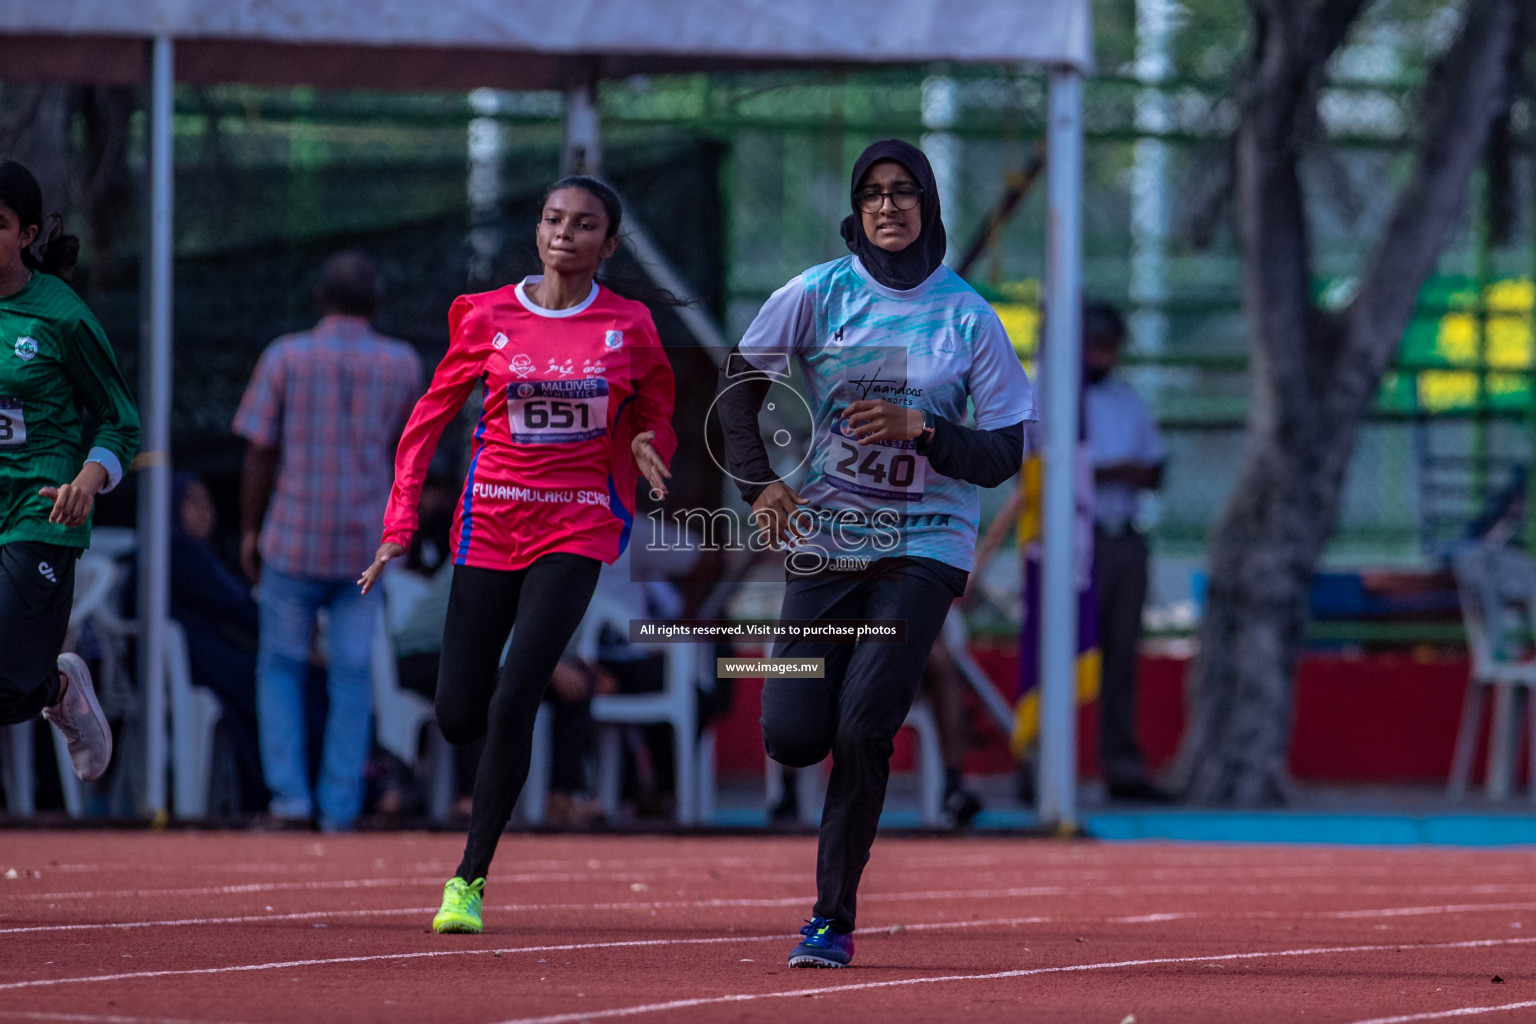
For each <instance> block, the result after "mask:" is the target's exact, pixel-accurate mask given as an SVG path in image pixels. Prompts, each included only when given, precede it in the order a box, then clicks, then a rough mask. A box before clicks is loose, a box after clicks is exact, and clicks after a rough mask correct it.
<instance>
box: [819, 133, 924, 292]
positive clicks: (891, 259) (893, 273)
mask: <svg viewBox="0 0 1536 1024" xmlns="http://www.w3.org/2000/svg"><path fill="white" fill-rule="evenodd" d="M881 160H894V161H896V162H897V163H898V164H901V166H903V167H905V168H906V169H907V173H908V174H910V175H912V177H913V179H914V180H916V182H917V184H918V186H919V187H920V188H922V190H923V199H922V206H921V207H920V209H921V210H922V214H923V216H922V226H921V230H920V232H919V234H918V236H917V238H916V239H915V240H914V241H913V242H912V244H911V245H909V246H907V247H906V248H905V249H902V250H901V251H899V252H891V251H890V250H888V249H882V248H880V247H879V246H878V245H876V244H875V243H874V242H871V241H870V240H869V236H868V235H866V234H865V233H864V219H863V215H862V214H860V213H859V206H858V203H856V202H854V201H853V193H854V192H856V191H858V188H859V182H860V181H861V180H862V179H863V177H864V172H866V171H868V170H869V169H870V168H871V167H872V166H874V165H875V164H877V163H879V162H880V161H881ZM848 201H849V203H850V204H851V205H852V206H853V216H851V217H844V218H843V225H842V232H843V241H845V242H847V243H848V248H849V249H851V250H852V251H853V253H854V254H855V255H856V256H858V257H859V261H860V262H861V263H863V264H864V269H865V270H867V271H869V276H870V277H873V278H874V279H875V280H876V281H879V282H880V283H881V284H883V285H885V286H886V287H887V288H895V289H896V290H897V291H906V290H907V289H909V288H916V287H917V286H918V285H920V284H922V283H923V282H924V281H926V280H927V279H928V275H929V274H931V273H933V272H934V271H935V270H937V269H938V268H939V265H940V264H942V263H943V262H944V245H945V242H944V222H943V221H942V220H940V219H939V187H938V184H937V183H936V182H935V181H934V180H933V168H932V167H931V166H929V164H928V158H927V157H926V156H924V155H923V151H922V150H920V149H918V148H917V147H916V146H914V145H912V144H911V143H910V142H902V141H901V140H900V139H882V140H881V141H879V142H875V143H871V144H870V145H869V147H868V148H867V149H865V150H864V152H863V153H861V154H859V159H858V161H857V162H855V163H854V165H853V184H852V185H851V186H850V188H849V199H848Z"/></svg>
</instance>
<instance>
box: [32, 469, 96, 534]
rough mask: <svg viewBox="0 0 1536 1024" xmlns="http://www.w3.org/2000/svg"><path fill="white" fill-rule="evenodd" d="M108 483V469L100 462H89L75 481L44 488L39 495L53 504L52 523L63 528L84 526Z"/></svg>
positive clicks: (49, 514)
mask: <svg viewBox="0 0 1536 1024" xmlns="http://www.w3.org/2000/svg"><path fill="white" fill-rule="evenodd" d="M106 483H107V471H106V468H105V467H103V466H102V465H101V463H99V462H87V463H86V464H85V465H84V466H83V467H81V469H80V473H79V475H78V476H76V477H75V479H74V480H72V481H71V482H69V483H67V484H60V485H59V486H57V487H44V488H42V489H41V490H39V491H38V492H37V493H38V494H39V495H40V496H41V497H43V498H45V499H46V500H48V501H51V502H53V510H52V511H51V512H49V513H48V521H49V522H50V523H59V524H61V525H63V526H82V525H84V524H85V521H86V520H88V519H90V518H91V508H92V506H93V505H95V504H96V494H97V492H99V491H100V490H101V489H102V488H103V487H105V486H106Z"/></svg>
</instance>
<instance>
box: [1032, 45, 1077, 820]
mask: <svg viewBox="0 0 1536 1024" xmlns="http://www.w3.org/2000/svg"><path fill="white" fill-rule="evenodd" d="M1048 108H1049V112H1048V120H1047V128H1046V130H1047V133H1048V135H1047V141H1046V149H1047V156H1046V160H1047V163H1046V174H1047V185H1048V200H1049V221H1048V238H1047V246H1048V251H1047V253H1046V275H1047V276H1046V289H1047V292H1046V296H1047V298H1046V339H1045V352H1044V354H1043V356H1044V357H1043V359H1042V360H1041V371H1040V384H1041V388H1042V392H1043V394H1042V398H1043V402H1042V405H1041V418H1042V420H1043V423H1042V426H1043V428H1044V433H1045V481H1044V485H1045V486H1044V491H1045V494H1044V499H1043V500H1044V503H1045V509H1044V517H1043V518H1044V522H1043V529H1042V541H1043V548H1044V550H1043V552H1042V562H1041V593H1040V597H1041V600H1040V604H1041V616H1040V631H1041V636H1040V685H1041V721H1040V785H1039V799H1040V806H1039V811H1040V820H1041V823H1042V824H1045V825H1050V826H1055V827H1056V828H1057V829H1059V830H1061V831H1068V830H1073V829H1075V828H1076V827H1077V685H1076V675H1077V673H1076V661H1077V587H1076V581H1075V572H1074V561H1075V552H1074V551H1073V546H1074V545H1073V537H1074V523H1073V519H1074V515H1075V508H1074V506H1075V504H1076V502H1075V500H1074V499H1075V486H1074V484H1075V475H1076V473H1075V463H1076V456H1077V418H1078V389H1079V387H1080V383H1079V381H1080V377H1081V374H1082V366H1081V360H1082V337H1081V327H1080V321H1081V319H1082V297H1081V291H1082V281H1081V277H1082V256H1083V252H1082V249H1083V243H1082V186H1083V122H1082V110H1083V80H1082V76H1081V74H1080V73H1079V72H1078V70H1077V69H1076V68H1071V67H1057V68H1053V69H1052V71H1051V91H1050V98H1049V100H1048Z"/></svg>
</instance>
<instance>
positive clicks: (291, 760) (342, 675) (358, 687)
mask: <svg viewBox="0 0 1536 1024" xmlns="http://www.w3.org/2000/svg"><path fill="white" fill-rule="evenodd" d="M256 601H257V605H258V607H259V608H260V611H261V636H260V638H259V640H258V641H257V649H256V719H257V725H258V730H259V735H260V740H261V764H262V774H263V775H264V776H265V778H266V782H267V788H268V789H269V790H271V791H272V802H271V803H270V804H268V810H269V811H270V812H271V813H272V814H274V815H276V816H277V817H281V818H309V817H312V816H314V814H315V811H316V807H317V805H318V810H319V822H320V827H321V828H322V829H324V830H326V831H328V832H343V831H346V830H348V829H350V828H351V827H352V823H353V822H354V821H356V820H357V816H358V814H360V813H361V812H362V809H363V770H364V767H365V766H366V764H367V760H368V750H369V744H370V742H371V740H372V738H373V721H372V712H373V683H372V678H371V673H370V667H369V665H370V658H369V656H370V654H371V652H372V646H373V631H374V629H375V627H376V625H377V621H378V617H379V606H378V603H377V598H376V597H375V596H373V595H370V596H368V597H364V596H362V595H361V594H359V593H358V590H357V584H356V583H354V582H352V581H351V580H348V579H341V580H331V579H316V578H313V577H308V576H290V575H288V574H287V573H283V572H278V571H277V570H275V569H273V568H271V567H270V566H269V567H267V568H266V569H265V570H263V572H262V574H261V586H260V587H259V588H258V590H257V597H256ZM321 608H325V609H327V610H328V612H329V615H330V623H329V627H328V630H327V633H328V639H329V645H328V650H327V652H326V654H327V657H328V660H329V666H328V668H329V671H328V672H327V675H326V696H327V698H328V700H329V702H330V708H329V710H328V711H327V713H326V717H325V747H324V754H323V756H322V758H321V762H320V777H319V781H318V783H317V785H316V786H315V791H314V793H313V794H312V793H311V792H310V786H309V764H308V757H307V754H306V750H305V747H306V744H305V736H306V729H305V722H304V675H305V665H306V664H307V662H308V659H309V651H310V646H311V640H312V638H313V636H314V630H315V617H316V615H317V613H318V612H319V611H320V609H321Z"/></svg>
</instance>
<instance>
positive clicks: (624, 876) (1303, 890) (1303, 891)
mask: <svg viewBox="0 0 1536 1024" xmlns="http://www.w3.org/2000/svg"><path fill="white" fill-rule="evenodd" d="M1021 873H1022V872H1021ZM660 877H661V876H658V875H656V874H645V873H636V872H626V871H621V872H615V873H607V872H601V873H596V874H569V875H506V876H499V877H497V878H496V880H495V883H494V884H498V885H499V884H503V883H534V884H538V883H544V882H560V881H569V882H594V881H595V882H628V881H638V880H640V879H649V880H651V881H652V882H656V881H657V880H658V879H659V878H660ZM667 877H671V876H667ZM677 877H682V876H677ZM797 877H798V876H797ZM806 877H809V875H807V876H806ZM442 881H443V876H442V875H440V874H438V875H423V876H420V877H417V878H364V879H338V880H335V881H319V880H315V881H308V882H258V883H251V884H247V885H215V886H202V887H197V888H186V889H117V890H103V891H99V892H53V893H17V894H13V895H0V907H3V906H5V904H6V902H7V901H9V900H26V901H42V900H54V901H60V900H71V899H148V898H151V897H156V896H167V897H171V896H237V895H242V894H251V893H262V892H285V891H295V890H318V889H375V888H390V887H397V888H400V887H405V886H415V885H433V886H436V885H441V884H442ZM661 884H665V883H664V882H662V883H661ZM1089 888H1090V887H1089V886H1084V885H1035V886H1016V887H1012V888H1002V889H985V890H979V891H978V892H976V893H975V894H974V895H976V896H977V897H978V898H992V897H1001V896H1077V895H1081V894H1082V893H1084V892H1086V891H1088V889H1089ZM1091 889H1092V891H1093V892H1094V893H1096V894H1101V895H1113V896H1297V895H1304V896H1305V895H1310V896H1364V895H1380V896H1393V897H1398V898H1403V897H1409V896H1499V895H1516V894H1528V893H1533V892H1536V882H1531V883H1526V884H1521V885H1493V884H1480V885H1440V886H1434V885H1430V886H1395V885H1382V884H1376V885H1359V884H1356V885H1233V886H1221V885H1147V886H1136V885H1093V886H1091ZM956 895H962V894H956V893H952V892H939V893H918V894H913V895H911V896H906V897H898V896H895V895H887V896H886V897H885V898H886V899H898V898H907V899H948V898H951V897H953V896H956ZM797 900H798V898H792V899H790V900H789V901H788V902H789V903H793V902H796V901H797ZM785 904H786V901H785V900H766V901H763V900H757V901H753V900H748V901H745V902H741V903H736V902H731V901H711V902H707V903H702V904H697V905H699V906H783V905H785ZM581 905H582V906H592V905H591V904H581ZM628 905H629V904H611V905H604V904H597V905H596V906H597V907H599V908H604V909H606V907H608V906H628ZM688 905H694V904H688Z"/></svg>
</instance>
